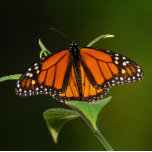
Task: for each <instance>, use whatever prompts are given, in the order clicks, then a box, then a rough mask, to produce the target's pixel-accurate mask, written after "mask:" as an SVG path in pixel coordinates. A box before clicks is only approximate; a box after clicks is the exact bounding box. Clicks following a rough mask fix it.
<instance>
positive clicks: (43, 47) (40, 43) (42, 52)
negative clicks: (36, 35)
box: [39, 39, 51, 59]
mask: <svg viewBox="0 0 152 152" xmlns="http://www.w3.org/2000/svg"><path fill="white" fill-rule="evenodd" d="M39 45H40V48H41V52H40V59H41V58H42V55H43V54H44V55H45V56H47V55H48V54H51V52H50V51H48V50H47V49H46V47H45V46H44V44H43V43H42V42H41V40H40V39H39Z"/></svg>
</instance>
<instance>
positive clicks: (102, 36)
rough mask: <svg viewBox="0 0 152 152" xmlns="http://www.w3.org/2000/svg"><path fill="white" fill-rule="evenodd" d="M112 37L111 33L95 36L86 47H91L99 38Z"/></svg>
mask: <svg viewBox="0 0 152 152" xmlns="http://www.w3.org/2000/svg"><path fill="white" fill-rule="evenodd" d="M112 37H114V35H111V34H104V35H100V36H98V37H96V38H95V39H94V40H92V41H91V42H90V43H89V44H88V45H87V47H91V46H92V45H94V44H95V43H96V42H98V41H99V40H104V39H106V38H112Z"/></svg>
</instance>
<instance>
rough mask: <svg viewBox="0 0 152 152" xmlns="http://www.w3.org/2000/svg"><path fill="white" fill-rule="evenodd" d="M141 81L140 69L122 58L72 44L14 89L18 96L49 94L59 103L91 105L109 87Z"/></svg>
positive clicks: (33, 69) (38, 65)
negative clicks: (81, 102) (74, 101)
mask: <svg viewBox="0 0 152 152" xmlns="http://www.w3.org/2000/svg"><path fill="white" fill-rule="evenodd" d="M142 78H143V71H142V70H141V68H140V67H139V66H138V65H137V64H136V63H135V62H133V61H132V60H130V59H128V58H126V57H125V56H122V55H120V54H117V53H115V52H112V51H109V50H105V49H95V48H91V47H79V46H78V45H77V43H76V42H75V41H72V42H71V43H70V47H69V49H64V50H60V51H56V52H55V53H53V54H50V55H48V56H47V57H45V58H42V59H41V60H40V61H38V62H37V63H35V64H34V66H32V67H31V68H29V69H28V71H27V72H26V73H25V74H23V75H22V76H21V78H20V79H19V80H18V82H17V86H16V89H15V90H16V94H17V95H19V96H31V95H38V94H50V95H51V96H52V97H53V98H56V99H57V100H59V101H61V102H65V101H67V100H78V101H85V102H92V101H96V100H99V99H101V98H103V97H104V95H105V94H106V93H107V92H109V90H110V88H111V87H112V86H116V85H118V84H125V83H130V82H137V81H139V80H141V79H142Z"/></svg>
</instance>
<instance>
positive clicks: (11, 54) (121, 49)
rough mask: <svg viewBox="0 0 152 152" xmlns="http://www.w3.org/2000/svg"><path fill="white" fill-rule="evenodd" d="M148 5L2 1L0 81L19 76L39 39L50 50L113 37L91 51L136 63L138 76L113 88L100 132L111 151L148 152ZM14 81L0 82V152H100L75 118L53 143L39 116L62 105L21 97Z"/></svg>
mask: <svg viewBox="0 0 152 152" xmlns="http://www.w3.org/2000/svg"><path fill="white" fill-rule="evenodd" d="M151 6H152V1H151V0H144V1H142V0H134V1H133V0H123V1H122V0H93V1H92V0H83V1H82V0H43V1H42V0H37V1H34V0H31V1H30V0H26V1H17V0H13V1H12V0H2V1H1V6H0V7H1V9H0V11H1V14H0V15H1V24H0V25H1V28H0V31H1V32H0V37H1V41H0V43H1V45H0V76H5V75H9V74H16V73H24V72H25V71H26V69H27V68H29V67H30V66H31V65H33V64H34V63H35V62H36V61H37V60H38V59H39V52H40V48H39V45H38V39H39V38H41V40H42V42H43V43H44V44H45V46H46V47H47V48H48V49H49V50H50V51H52V52H53V51H55V50H58V49H62V48H67V47H68V46H69V43H70V40H73V39H74V40H76V41H77V42H78V44H79V45H80V46H86V45H87V44H88V43H89V42H90V41H91V40H93V39H94V38H95V37H97V36H99V35H101V34H106V33H108V34H109V33H110V34H114V35H115V36H116V37H115V38H113V39H107V40H104V41H102V42H100V43H97V44H96V45H95V47H100V48H105V49H109V50H113V51H116V52H118V53H121V54H123V55H125V56H127V57H129V58H131V59H132V60H134V61H136V62H137V63H138V64H139V65H140V66H141V67H142V69H143V71H144V74H145V77H144V80H143V81H141V82H139V83H135V84H127V85H123V86H117V87H115V88H112V90H111V91H110V92H109V93H108V95H107V96H112V97H113V98H112V100H111V102H110V103H109V104H108V105H107V106H106V107H105V108H104V110H103V111H102V116H101V120H100V122H99V127H100V129H101V130H102V133H103V134H104V136H105V137H106V138H107V140H108V141H109V142H110V143H111V145H112V146H113V147H114V149H115V150H152V92H151V91H152V40H151V39H152V7H151ZM51 27H54V28H56V29H58V30H59V31H61V32H63V33H65V34H66V35H68V37H69V39H66V38H64V37H62V36H61V35H59V34H58V33H56V32H54V31H52V30H50V28H51ZM15 84H16V81H6V82H3V83H1V84H0V150H105V149H104V147H103V146H102V145H101V144H100V143H99V141H98V140H97V139H96V137H95V136H94V135H93V134H92V132H91V130H90V129H89V128H88V127H87V125H86V124H85V123H84V122H83V120H81V119H80V118H78V119H75V120H72V121H71V122H69V123H68V124H67V125H66V126H64V128H63V129H62V131H61V134H60V136H59V143H58V144H54V143H53V140H52V138H51V136H50V134H49V132H48V129H47V127H46V124H45V121H44V119H43V115H42V114H43V112H44V111H45V110H46V109H49V108H53V107H66V106H65V105H64V104H62V103H59V102H57V101H55V100H54V99H52V98H51V97H50V96H46V95H40V96H32V97H28V98H23V97H22V98H20V97H18V96H16V95H15V91H14V88H15Z"/></svg>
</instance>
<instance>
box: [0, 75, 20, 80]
mask: <svg viewBox="0 0 152 152" xmlns="http://www.w3.org/2000/svg"><path fill="white" fill-rule="evenodd" d="M21 75H22V74H14V75H9V76H4V77H1V78H0V82H3V81H6V80H18V79H19V78H20V77H21Z"/></svg>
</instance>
